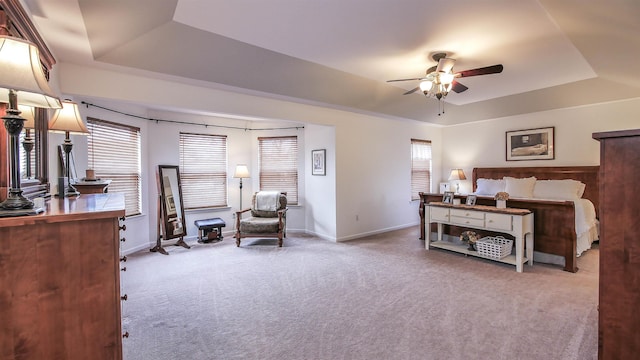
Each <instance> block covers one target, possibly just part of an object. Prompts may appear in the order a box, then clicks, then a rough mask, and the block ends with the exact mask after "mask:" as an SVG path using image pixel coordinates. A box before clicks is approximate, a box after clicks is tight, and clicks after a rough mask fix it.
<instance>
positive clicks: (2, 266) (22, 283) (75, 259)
mask: <svg viewBox="0 0 640 360" xmlns="http://www.w3.org/2000/svg"><path fill="white" fill-rule="evenodd" d="M124 214H125V211H124V196H123V195H122V194H117V193H112V194H91V195H81V196H79V197H78V198H65V199H58V198H53V199H51V200H49V201H48V202H47V204H46V210H45V212H44V213H42V214H39V215H34V216H19V217H5V218H0V319H1V320H0V359H2V360H5V359H66V360H69V359H85V360H86V359H122V338H123V333H122V319H121V301H122V300H124V298H125V297H126V296H123V297H122V298H121V295H120V272H121V266H120V261H121V257H120V242H121V239H120V231H123V230H126V227H125V226H124V225H121V222H122V221H123V220H124Z"/></svg>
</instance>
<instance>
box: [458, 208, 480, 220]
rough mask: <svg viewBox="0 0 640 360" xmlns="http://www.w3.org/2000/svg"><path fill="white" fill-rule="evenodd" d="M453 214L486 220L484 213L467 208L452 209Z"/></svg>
mask: <svg viewBox="0 0 640 360" xmlns="http://www.w3.org/2000/svg"><path fill="white" fill-rule="evenodd" d="M451 216H456V217H463V218H468V219H478V220H484V213H483V212H480V211H473V210H467V209H451Z"/></svg>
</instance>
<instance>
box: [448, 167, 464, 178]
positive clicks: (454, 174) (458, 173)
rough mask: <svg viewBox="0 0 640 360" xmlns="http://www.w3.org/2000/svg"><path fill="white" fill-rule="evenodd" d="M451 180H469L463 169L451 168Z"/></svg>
mask: <svg viewBox="0 0 640 360" xmlns="http://www.w3.org/2000/svg"><path fill="white" fill-rule="evenodd" d="M449 180H467V177H466V176H464V171H462V169H451V174H449Z"/></svg>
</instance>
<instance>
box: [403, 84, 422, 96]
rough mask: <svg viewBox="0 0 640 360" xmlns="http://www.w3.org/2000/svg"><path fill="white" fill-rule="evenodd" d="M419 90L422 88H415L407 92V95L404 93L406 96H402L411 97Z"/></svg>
mask: <svg viewBox="0 0 640 360" xmlns="http://www.w3.org/2000/svg"><path fill="white" fill-rule="evenodd" d="M418 90H420V86H418V87H415V88H413V89H411V90H409V91H407V92H406V93H404V94H402V95H409V94H413V93H414V92H416V91H418Z"/></svg>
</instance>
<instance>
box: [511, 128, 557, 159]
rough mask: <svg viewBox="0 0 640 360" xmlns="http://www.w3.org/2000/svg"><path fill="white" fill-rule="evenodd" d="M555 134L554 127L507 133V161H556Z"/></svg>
mask: <svg viewBox="0 0 640 360" xmlns="http://www.w3.org/2000/svg"><path fill="white" fill-rule="evenodd" d="M554 132H555V127H553V126H551V127H545V128H537V129H525V130H515V131H507V132H506V148H505V154H506V159H507V161H519V160H553V159H555V144H554V140H555V139H554V137H555V136H554Z"/></svg>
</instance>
